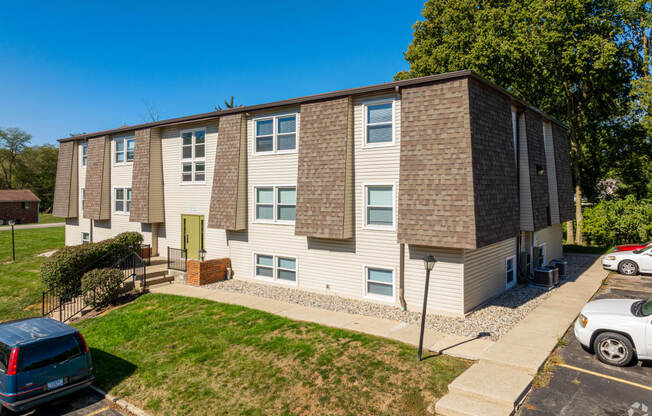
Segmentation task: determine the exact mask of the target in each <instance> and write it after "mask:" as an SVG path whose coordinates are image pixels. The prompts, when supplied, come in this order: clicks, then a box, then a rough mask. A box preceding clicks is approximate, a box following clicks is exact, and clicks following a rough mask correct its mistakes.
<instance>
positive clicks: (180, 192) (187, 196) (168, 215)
mask: <svg viewBox="0 0 652 416" xmlns="http://www.w3.org/2000/svg"><path fill="white" fill-rule="evenodd" d="M198 127H205V128H206V141H205V159H206V165H205V175H206V180H205V183H204V184H182V183H181V133H180V132H181V131H182V130H186V129H190V128H198ZM217 140H218V121H217V120H211V121H210V122H204V123H194V124H189V125H183V126H173V127H166V128H164V129H163V131H162V132H161V147H162V150H163V185H164V192H163V193H164V197H165V200H164V202H163V206H164V208H165V223H164V224H161V225H160V228H159V241H158V246H159V253H160V254H161V255H162V256H167V248H168V247H171V248H181V215H182V214H191V215H203V216H204V238H205V240H204V245H205V249H206V251H207V254H206V258H221V257H228V247H227V245H226V234H225V231H224V230H217V229H212V228H207V227H206V223H207V221H208V207H209V204H210V193H211V185H212V183H213V167H214V163H215V150H216V147H217ZM218 163H219V157H218Z"/></svg>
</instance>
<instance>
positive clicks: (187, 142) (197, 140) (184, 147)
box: [181, 128, 206, 183]
mask: <svg viewBox="0 0 652 416" xmlns="http://www.w3.org/2000/svg"><path fill="white" fill-rule="evenodd" d="M205 181H206V130H205V129H203V128H201V129H194V130H184V131H182V132H181V182H182V183H204V182H205Z"/></svg>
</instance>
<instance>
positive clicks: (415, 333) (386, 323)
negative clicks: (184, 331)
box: [150, 283, 495, 360]
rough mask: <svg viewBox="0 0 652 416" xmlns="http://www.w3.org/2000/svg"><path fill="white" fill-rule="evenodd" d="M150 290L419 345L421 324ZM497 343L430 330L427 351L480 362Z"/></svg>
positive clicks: (179, 288)
mask: <svg viewBox="0 0 652 416" xmlns="http://www.w3.org/2000/svg"><path fill="white" fill-rule="evenodd" d="M150 291H151V292H152V293H165V294H170V295H180V296H189V297H194V298H202V299H208V300H213V301H216V302H222V303H230V304H234V305H241V306H246V307H248V308H252V309H258V310H261V311H265V312H269V313H273V314H276V315H280V316H285V317H287V318H290V319H294V320H297V321H306V322H314V323H317V324H321V325H326V326H330V327H334V328H342V329H349V330H353V331H358V332H363V333H366V334H370V335H375V336H379V337H383V338H389V339H394V340H397V341H401V342H404V343H406V344H409V345H413V346H418V345H419V331H420V327H419V326H418V325H409V324H406V323H403V322H397V321H392V320H388V319H381V318H375V317H371V316H362V315H354V314H349V313H345V312H337V311H329V310H325V309H319V308H311V307H307V306H301V305H297V304H294V303H287V302H281V301H277V300H273V299H268V298H263V297H257V296H251V295H246V294H239V293H232V292H225V291H221V290H216V289H204V288H201V287H195V286H188V285H184V284H178V283H174V284H171V285H163V286H157V287H152V288H151V289H150ZM493 344H495V342H493V341H489V340H488V339H485V338H467V337H462V336H459V335H451V334H444V333H441V332H437V331H434V330H431V329H427V328H426V330H425V334H424V338H423V347H424V349H427V350H430V351H432V352H436V353H441V354H447V355H451V356H454V357H458V358H465V359H468V360H478V359H479V358H480V357H481V356H482V355H483V354H484V353H485V352H486V351H487V350H488V349H489V348H490V347H491V346H492V345H493ZM415 359H416V357H415Z"/></svg>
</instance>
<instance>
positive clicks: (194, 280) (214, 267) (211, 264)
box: [186, 258, 231, 286]
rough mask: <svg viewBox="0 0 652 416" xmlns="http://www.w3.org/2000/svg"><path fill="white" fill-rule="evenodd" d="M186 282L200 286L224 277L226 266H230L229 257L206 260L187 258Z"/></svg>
mask: <svg viewBox="0 0 652 416" xmlns="http://www.w3.org/2000/svg"><path fill="white" fill-rule="evenodd" d="M186 266H187V267H186V269H187V270H188V278H187V283H188V284H189V285H193V286H202V285H207V284H209V283H215V282H218V281H220V280H224V279H225V278H226V268H227V267H230V266H231V260H229V259H226V258H225V259H212V260H206V261H199V260H187V261H186Z"/></svg>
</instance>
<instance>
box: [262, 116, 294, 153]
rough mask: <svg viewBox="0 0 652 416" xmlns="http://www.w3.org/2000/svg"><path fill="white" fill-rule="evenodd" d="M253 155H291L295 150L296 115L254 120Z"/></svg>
mask: <svg viewBox="0 0 652 416" xmlns="http://www.w3.org/2000/svg"><path fill="white" fill-rule="evenodd" d="M255 123H256V127H255V132H256V139H255V140H256V143H255V149H254V151H255V153H291V152H294V151H296V150H297V115H296V114H286V115H281V116H273V117H265V118H259V119H257V120H255Z"/></svg>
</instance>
